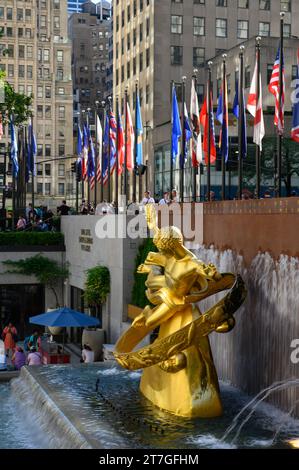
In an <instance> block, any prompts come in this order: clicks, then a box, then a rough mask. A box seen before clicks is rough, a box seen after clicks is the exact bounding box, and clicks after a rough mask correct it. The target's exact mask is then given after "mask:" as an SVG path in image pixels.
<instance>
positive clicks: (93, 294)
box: [84, 266, 110, 307]
mask: <svg viewBox="0 0 299 470" xmlns="http://www.w3.org/2000/svg"><path fill="white" fill-rule="evenodd" d="M109 293H110V272H109V269H108V268H107V267H106V266H95V267H94V268H91V269H88V270H87V279H86V283H85V289H84V298H85V300H86V301H87V303H88V305H91V306H94V307H98V306H100V305H102V304H104V303H105V302H106V299H107V296H108V294H109Z"/></svg>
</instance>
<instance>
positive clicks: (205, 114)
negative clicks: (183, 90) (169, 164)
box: [171, 47, 299, 168]
mask: <svg viewBox="0 0 299 470" xmlns="http://www.w3.org/2000/svg"><path fill="white" fill-rule="evenodd" d="M280 60H281V61H282V91H281V101H280V99H279V98H280ZM268 89H269V91H270V93H272V94H273V95H274V97H275V117H274V124H275V126H277V132H278V133H279V134H281V135H282V134H283V132H284V102H285V68H284V58H283V51H280V47H279V49H278V52H277V56H276V60H275V63H274V67H273V72H272V76H271V80H270V83H269V86H268ZM235 91H236V94H235V98H234V103H233V110H232V111H233V114H234V116H235V117H236V118H237V119H239V117H240V114H239V113H240V109H242V113H243V116H242V128H241V133H242V144H243V145H242V151H243V152H242V153H243V155H242V158H244V157H245V156H246V154H247V126H246V109H247V111H248V112H249V113H250V114H251V115H252V116H253V118H254V131H253V142H254V143H255V144H256V145H257V146H258V147H259V148H260V150H262V141H263V138H264V136H265V124H264V116H263V96H262V77H261V72H259V73H258V56H257V57H256V63H255V68H254V73H253V77H252V82H251V86H250V90H249V95H248V100H247V105H246V104H245V97H244V89H242V90H241V92H240V90H239V80H237V81H236V86H235ZM295 96H296V97H297V100H296V101H295V103H294V105H293V124H292V132H291V138H292V139H293V140H294V141H296V142H299V50H298V61H297V81H296V90H295ZM240 100H241V103H240V102H239V101H240ZM209 107H210V112H209ZM183 109H184V121H183V122H184V124H183V127H184V129H183V132H184V133H185V134H184V143H185V146H184V147H185V148H184V149H182V152H181V156H180V161H181V162H182V161H184V162H185V161H186V159H187V154H188V141H189V140H191V152H190V153H191V161H192V166H193V167H194V168H196V167H198V165H199V164H200V163H202V162H203V160H204V158H203V155H204V156H205V163H206V164H208V147H209V143H208V140H209V138H208V133H209V132H210V163H211V164H213V163H215V161H216V143H215V124H214V112H213V96H212V91H210V97H209V99H208V86H207V92H206V96H205V99H204V102H203V105H202V109H201V111H200V112H199V104H198V97H197V93H196V89H195V81H194V80H192V84H191V104H190V124H191V125H190V124H189V117H188V113H187V108H186V103H183ZM216 119H217V121H218V122H219V124H220V126H221V128H220V135H219V148H220V150H221V155H222V156H223V157H224V159H225V161H227V160H228V155H229V139H228V125H229V123H228V92H227V78H226V76H225V75H224V76H223V80H222V86H221V90H220V94H219V98H218V105H217V111H216ZM209 120H210V123H209ZM201 127H202V129H203V138H202V134H201ZM189 130H190V131H191V133H190V131H189ZM181 138H182V129H181V119H180V112H179V107H178V102H177V96H176V89H175V86H174V85H173V90H172V139H171V156H172V159H173V161H175V160H176V158H177V157H178V156H179V152H180V150H179V141H180V139H181ZM181 167H182V165H181Z"/></svg>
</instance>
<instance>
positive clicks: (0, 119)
mask: <svg viewBox="0 0 299 470" xmlns="http://www.w3.org/2000/svg"><path fill="white" fill-rule="evenodd" d="M3 134H4V132H3V118H2V114H0V140H1V139H2V136H3Z"/></svg>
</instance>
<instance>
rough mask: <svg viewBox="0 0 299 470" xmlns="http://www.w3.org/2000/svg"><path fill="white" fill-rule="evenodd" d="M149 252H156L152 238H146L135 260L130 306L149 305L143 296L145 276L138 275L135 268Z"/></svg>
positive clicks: (141, 306)
mask: <svg viewBox="0 0 299 470" xmlns="http://www.w3.org/2000/svg"><path fill="white" fill-rule="evenodd" d="M150 251H154V252H157V251H158V250H157V248H156V246H155V245H154V243H153V240H152V238H147V239H146V240H145V241H144V242H143V243H142V244H141V245H140V246H139V249H138V254H137V256H136V259H135V271H134V285H133V291H132V304H133V305H136V307H140V308H144V307H145V306H146V305H148V304H149V300H148V298H147V297H146V295H145V291H146V286H145V281H146V279H147V274H138V273H137V268H138V266H139V265H140V264H143V263H144V261H145V259H146V257H147V255H148V253H149V252H150Z"/></svg>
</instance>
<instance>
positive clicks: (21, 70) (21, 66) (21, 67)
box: [19, 65, 25, 78]
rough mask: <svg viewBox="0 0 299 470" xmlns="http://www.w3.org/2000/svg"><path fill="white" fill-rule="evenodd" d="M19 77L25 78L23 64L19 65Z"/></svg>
mask: <svg viewBox="0 0 299 470" xmlns="http://www.w3.org/2000/svg"><path fill="white" fill-rule="evenodd" d="M19 77H20V78H25V66H24V65H19Z"/></svg>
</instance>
